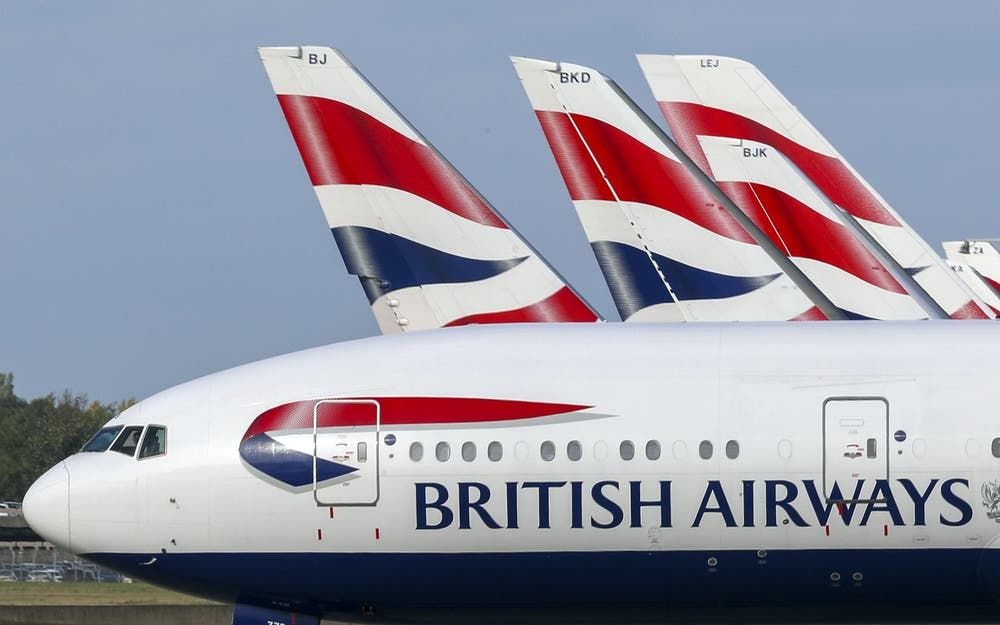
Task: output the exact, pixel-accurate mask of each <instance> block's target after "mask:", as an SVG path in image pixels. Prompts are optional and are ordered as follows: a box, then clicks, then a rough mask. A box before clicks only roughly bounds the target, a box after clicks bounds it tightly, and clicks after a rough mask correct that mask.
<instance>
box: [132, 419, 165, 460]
mask: <svg viewBox="0 0 1000 625" xmlns="http://www.w3.org/2000/svg"><path fill="white" fill-rule="evenodd" d="M165 453H167V428H165V427H163V426H162V425H151V426H149V427H148V428H146V435H145V436H143V437H142V447H140V448H139V459H140V460H142V459H143V458H152V457H153V456H162V455H163V454H165Z"/></svg>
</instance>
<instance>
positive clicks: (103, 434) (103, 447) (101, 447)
mask: <svg viewBox="0 0 1000 625" xmlns="http://www.w3.org/2000/svg"><path fill="white" fill-rule="evenodd" d="M121 431H122V426H120V425H113V426H111V427H106V428H101V429H100V430H98V432H97V434H94V437H93V438H91V439H90V440H89V441H87V444H86V445H84V446H83V449H81V450H80V451H96V452H101V451H107V450H108V447H111V443H113V442H114V441H115V437H116V436H118V433H119V432H121Z"/></svg>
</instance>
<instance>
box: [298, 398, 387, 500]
mask: <svg viewBox="0 0 1000 625" xmlns="http://www.w3.org/2000/svg"><path fill="white" fill-rule="evenodd" d="M381 419H382V416H381V408H380V406H379V403H378V402H377V401H375V400H373V399H324V400H322V401H318V402H316V405H315V406H314V407H313V432H312V433H313V458H312V460H313V498H314V499H315V500H316V505H319V506H372V505H375V504H376V503H378V497H379V453H378V451H379V450H378V433H379V426H380V424H381Z"/></svg>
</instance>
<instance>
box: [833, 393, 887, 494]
mask: <svg viewBox="0 0 1000 625" xmlns="http://www.w3.org/2000/svg"><path fill="white" fill-rule="evenodd" d="M888 477H889V402H888V401H886V400H885V398H882V397H831V398H829V399H827V400H826V401H824V402H823V492H824V494H825V496H826V500H827V501H828V502H830V501H862V500H863V499H862V498H855V495H854V493H855V489H856V487H857V485H858V482H859V481H860V480H864V481H865V482H867V483H873V482H874V481H875V480H884V479H888ZM834 484H836V485H837V486H838V487H839V489H840V496H837V495H836V494H835V493H833V487H834ZM864 491H866V492H871V490H870V489H868V488H865V489H864Z"/></svg>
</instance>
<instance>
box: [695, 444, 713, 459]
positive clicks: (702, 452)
mask: <svg viewBox="0 0 1000 625" xmlns="http://www.w3.org/2000/svg"><path fill="white" fill-rule="evenodd" d="M698 455H699V456H701V459H702V460H708V459H709V458H711V457H712V441H701V444H700V445H698Z"/></svg>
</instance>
